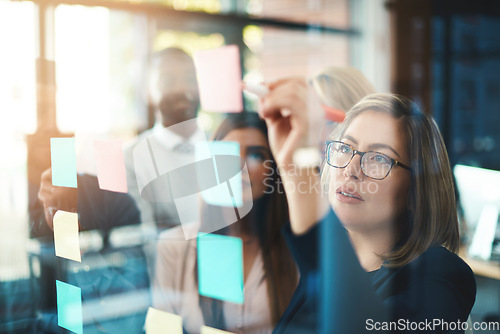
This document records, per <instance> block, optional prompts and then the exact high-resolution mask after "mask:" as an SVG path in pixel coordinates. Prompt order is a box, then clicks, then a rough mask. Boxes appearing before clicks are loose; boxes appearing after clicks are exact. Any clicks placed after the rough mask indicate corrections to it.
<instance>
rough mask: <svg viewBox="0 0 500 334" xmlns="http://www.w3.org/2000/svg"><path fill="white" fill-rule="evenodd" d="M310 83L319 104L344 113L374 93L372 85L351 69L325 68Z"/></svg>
mask: <svg viewBox="0 0 500 334" xmlns="http://www.w3.org/2000/svg"><path fill="white" fill-rule="evenodd" d="M310 82H311V84H312V85H313V87H314V88H315V90H316V93H317V94H318V97H319V99H320V101H321V103H323V104H324V105H326V106H328V107H332V108H335V109H339V110H342V111H344V112H347V111H348V110H349V109H351V108H352V106H354V105H355V104H356V103H357V102H358V101H359V100H361V99H362V98H363V97H365V96H366V95H368V94H372V93H375V89H374V88H373V86H372V84H371V83H370V82H369V81H368V80H367V79H366V78H365V76H364V75H363V74H361V72H360V71H358V70H357V69H355V68H353V67H347V66H345V67H337V66H331V67H327V68H325V69H324V70H322V71H321V72H319V73H317V74H316V75H315V76H314V77H313V78H312V79H311V81H310Z"/></svg>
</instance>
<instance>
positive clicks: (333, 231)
mask: <svg viewBox="0 0 500 334" xmlns="http://www.w3.org/2000/svg"><path fill="white" fill-rule="evenodd" d="M324 224H329V225H324ZM325 226H326V227H328V228H327V229H325V228H324V227H325ZM322 227H323V228H322ZM325 232H327V233H325ZM283 233H284V236H285V238H286V240H287V243H288V245H289V248H290V250H291V252H292V255H293V256H294V258H295V260H296V261H297V265H298V267H299V270H300V274H301V277H300V281H299V285H298V287H297V290H296V291H295V294H294V295H293V297H292V300H291V302H290V304H289V306H288V308H287V309H286V311H285V313H284V314H283V316H282V317H281V319H280V321H279V322H278V324H277V326H276V328H275V329H274V331H273V333H274V334H278V333H287V334H288V333H320V332H323V333H326V332H328V333H330V332H334V333H362V332H371V333H417V332H418V333H436V332H437V333H442V332H444V333H462V332H463V331H462V330H452V329H455V327H453V326H455V323H458V321H460V322H466V321H467V318H468V316H469V313H470V311H471V309H472V306H473V305H474V301H475V297H476V283H475V279H474V275H473V273H472V270H471V269H470V268H469V266H468V265H467V264H466V263H465V262H464V261H463V260H462V259H460V258H459V257H458V256H457V255H456V254H453V253H451V252H450V251H448V250H447V249H445V248H444V247H441V246H434V247H431V248H429V249H428V250H427V251H425V252H424V253H423V254H422V255H420V256H419V257H418V258H417V259H415V260H414V261H412V262H411V263H409V264H408V265H406V266H403V267H399V268H392V269H391V268H387V267H385V266H382V267H381V268H380V269H379V270H376V271H374V272H368V273H367V272H365V271H364V270H363V269H362V268H361V265H360V264H359V261H358V259H357V257H356V254H355V253H354V250H353V248H352V245H351V243H350V241H349V238H348V236H347V231H346V230H345V228H344V227H343V226H342V225H341V223H340V222H339V220H338V219H337V217H336V216H335V214H334V213H333V211H330V213H329V214H328V216H327V217H326V218H325V219H324V220H323V221H322V222H320V223H318V224H317V225H315V226H314V227H313V228H311V229H310V230H309V231H308V232H307V233H305V234H303V235H299V236H296V235H294V234H293V233H292V231H291V229H290V225H289V224H288V225H287V226H285V228H284V229H283ZM320 239H321V241H323V245H325V242H324V241H325V240H326V243H328V254H327V255H325V256H324V257H320V254H319V243H320ZM320 262H321V264H322V265H321V266H320ZM320 268H322V270H323V271H322V273H321V275H320V271H319V269H320ZM328 273H330V274H328ZM320 305H321V306H322V307H320ZM434 319H437V320H434ZM438 321H439V323H438ZM409 322H413V324H411V323H409ZM451 322H453V323H454V324H450V323H451ZM446 323H448V324H446ZM384 326H385V327H384ZM388 326H392V327H388ZM415 326H419V327H418V328H416V327H415ZM446 326H448V327H446ZM412 328H413V329H415V330H413V331H412ZM376 329H379V330H378V331H377V330H376ZM369 330H371V331H369Z"/></svg>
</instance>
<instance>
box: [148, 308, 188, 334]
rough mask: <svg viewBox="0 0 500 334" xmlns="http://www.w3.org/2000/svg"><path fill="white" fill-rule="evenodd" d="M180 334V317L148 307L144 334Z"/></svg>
mask: <svg viewBox="0 0 500 334" xmlns="http://www.w3.org/2000/svg"><path fill="white" fill-rule="evenodd" d="M164 333H169V334H182V317H181V316H179V315H176V314H172V313H168V312H164V311H160V310H157V309H154V308H152V307H150V308H149V309H148V314H147V315H146V334H164Z"/></svg>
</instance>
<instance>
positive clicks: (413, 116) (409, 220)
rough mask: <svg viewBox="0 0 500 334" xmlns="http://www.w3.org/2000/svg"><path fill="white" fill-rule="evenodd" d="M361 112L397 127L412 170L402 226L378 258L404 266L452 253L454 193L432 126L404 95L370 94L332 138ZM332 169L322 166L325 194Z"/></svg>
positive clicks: (446, 161)
mask: <svg viewBox="0 0 500 334" xmlns="http://www.w3.org/2000/svg"><path fill="white" fill-rule="evenodd" d="M365 111H375V112H383V113H387V114H389V115H391V116H392V117H394V118H395V119H396V120H398V121H399V122H400V125H401V127H402V130H403V131H402V132H403V133H404V134H405V135H406V150H407V152H408V156H409V157H410V166H411V169H412V170H411V181H410V188H409V192H408V205H407V208H408V209H407V212H406V216H405V218H406V221H405V222H402V223H403V224H402V225H401V226H399V228H398V230H399V231H398V233H399V236H398V240H397V244H396V245H395V246H394V247H393V249H391V250H390V251H389V252H387V253H385V254H381V255H380V256H381V258H382V259H384V260H385V261H386V263H385V265H386V266H388V267H399V266H404V265H406V264H408V263H409V262H411V261H412V260H414V259H415V258H417V257H418V256H419V255H420V254H422V253H423V252H425V251H426V250H427V249H428V248H429V247H431V246H435V245H441V246H444V247H447V248H448V249H449V250H450V251H452V252H456V251H457V249H458V243H459V233H458V218H457V208H456V201H455V190H454V185H453V178H452V172H451V167H450V162H449V159H448V153H447V152H446V147H445V145H444V141H443V138H442V136H441V133H440V132H439V129H438V126H437V124H436V122H435V121H434V120H433V119H432V117H430V116H428V115H426V114H424V113H423V112H422V111H421V110H420V108H419V107H418V106H417V105H416V104H415V103H413V102H412V101H410V100H408V99H407V98H405V97H403V96H400V95H395V94H372V95H368V96H367V97H365V98H364V99H362V100H361V101H360V102H359V103H357V104H356V105H355V106H354V107H353V108H352V109H351V110H350V111H349V112H348V113H347V115H346V119H345V121H344V122H343V123H341V124H340V125H339V126H337V127H336V128H335V130H334V131H333V132H332V135H331V136H330V138H331V139H332V140H339V139H341V138H342V137H343V135H344V134H345V132H346V130H347V128H348V127H349V125H350V124H351V123H352V121H353V120H354V119H355V118H356V117H358V116H359V115H361V114H362V113H363V112H365ZM330 170H331V168H330V167H329V166H328V165H327V164H326V161H325V162H324V164H323V170H322V174H321V183H322V186H323V190H324V191H327V189H328V184H329V182H330Z"/></svg>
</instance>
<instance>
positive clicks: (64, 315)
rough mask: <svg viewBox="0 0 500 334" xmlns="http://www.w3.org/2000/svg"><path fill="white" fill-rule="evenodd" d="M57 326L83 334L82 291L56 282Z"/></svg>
mask: <svg viewBox="0 0 500 334" xmlns="http://www.w3.org/2000/svg"><path fill="white" fill-rule="evenodd" d="M56 291H57V324H58V325H59V326H61V327H63V328H66V329H67V330H70V331H72V332H74V333H78V334H82V333H83V323H82V290H81V289H80V288H78V287H76V286H73V285H71V284H67V283H64V282H61V281H57V280H56Z"/></svg>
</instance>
